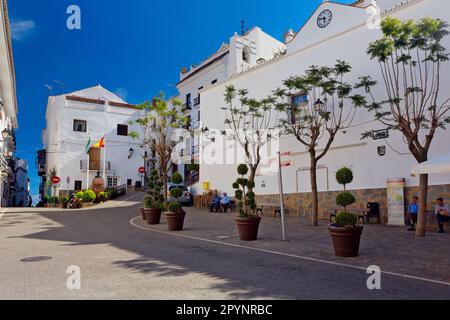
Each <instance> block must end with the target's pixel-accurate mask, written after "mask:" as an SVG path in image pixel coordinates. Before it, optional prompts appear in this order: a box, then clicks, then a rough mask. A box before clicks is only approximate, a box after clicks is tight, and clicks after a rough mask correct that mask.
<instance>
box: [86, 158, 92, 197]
mask: <svg viewBox="0 0 450 320" xmlns="http://www.w3.org/2000/svg"><path fill="white" fill-rule="evenodd" d="M87 156H88V158H87V167H86V190H88V189H89V170H90V168H91V166H90V160H91V159H90V152H88V154H87Z"/></svg>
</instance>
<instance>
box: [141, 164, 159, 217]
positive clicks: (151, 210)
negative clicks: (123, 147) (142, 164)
mask: <svg viewBox="0 0 450 320" xmlns="http://www.w3.org/2000/svg"><path fill="white" fill-rule="evenodd" d="M148 188H149V190H148V192H147V195H146V196H145V199H144V208H143V215H142V218H143V219H144V220H147V223H148V224H150V225H155V224H159V223H160V222H161V214H162V210H163V208H164V196H163V195H162V193H161V190H162V182H161V181H160V178H159V173H158V170H152V172H151V173H150V177H149V181H148Z"/></svg>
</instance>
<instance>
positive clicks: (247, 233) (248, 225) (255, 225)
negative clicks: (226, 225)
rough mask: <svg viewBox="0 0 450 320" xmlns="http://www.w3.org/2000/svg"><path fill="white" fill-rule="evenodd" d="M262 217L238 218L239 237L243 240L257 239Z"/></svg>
mask: <svg viewBox="0 0 450 320" xmlns="http://www.w3.org/2000/svg"><path fill="white" fill-rule="evenodd" d="M260 223H261V218H260V217H251V218H236V225H237V229H238V232H239V237H240V238H241V240H242V241H255V240H257V239H258V230H259V225H260Z"/></svg>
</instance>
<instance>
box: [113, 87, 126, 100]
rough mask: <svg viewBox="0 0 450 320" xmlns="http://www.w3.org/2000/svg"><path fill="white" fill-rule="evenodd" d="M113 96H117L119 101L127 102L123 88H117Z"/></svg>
mask: <svg viewBox="0 0 450 320" xmlns="http://www.w3.org/2000/svg"><path fill="white" fill-rule="evenodd" d="M114 94H115V95H116V96H118V97H119V98H120V99H122V100H123V101H126V100H127V96H128V91H127V90H125V89H124V88H117V89H116V91H114Z"/></svg>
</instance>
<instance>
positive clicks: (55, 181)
mask: <svg viewBox="0 0 450 320" xmlns="http://www.w3.org/2000/svg"><path fill="white" fill-rule="evenodd" d="M51 180H52V183H53V184H58V183H60V182H61V178H60V177H52V179H51Z"/></svg>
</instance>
